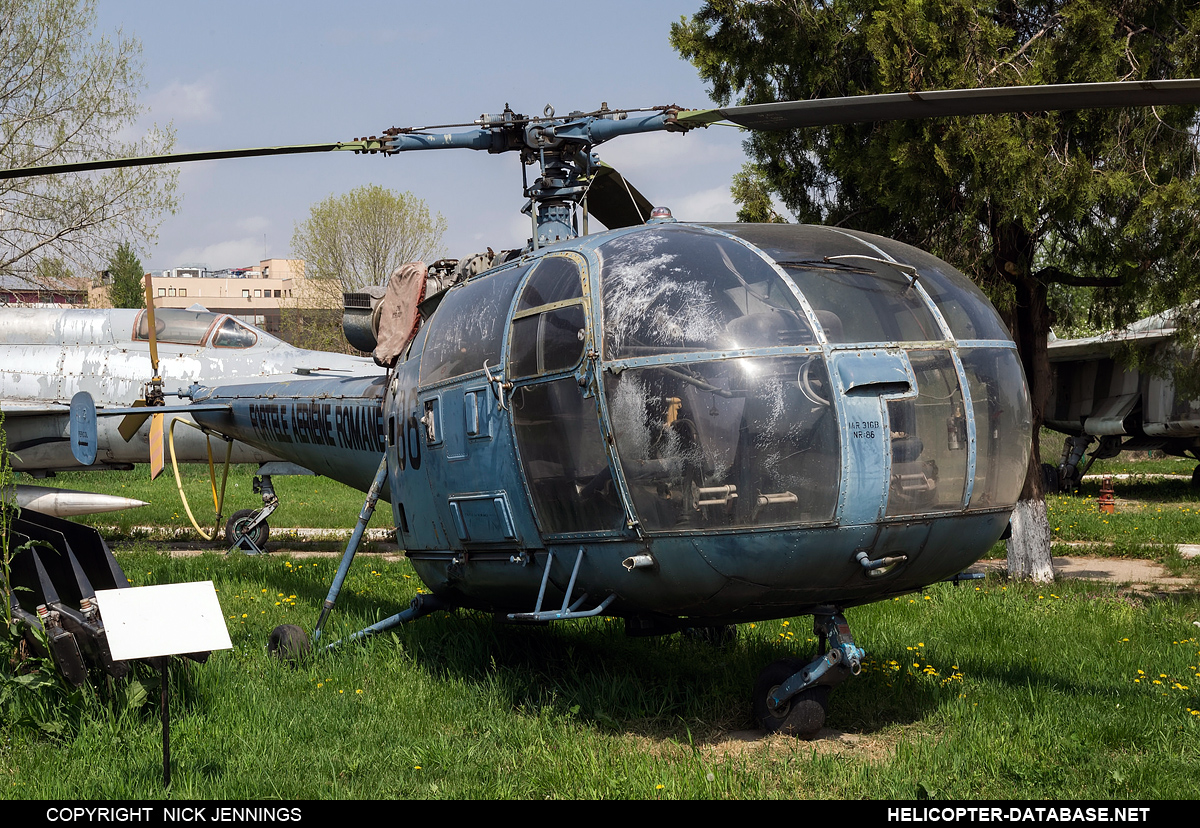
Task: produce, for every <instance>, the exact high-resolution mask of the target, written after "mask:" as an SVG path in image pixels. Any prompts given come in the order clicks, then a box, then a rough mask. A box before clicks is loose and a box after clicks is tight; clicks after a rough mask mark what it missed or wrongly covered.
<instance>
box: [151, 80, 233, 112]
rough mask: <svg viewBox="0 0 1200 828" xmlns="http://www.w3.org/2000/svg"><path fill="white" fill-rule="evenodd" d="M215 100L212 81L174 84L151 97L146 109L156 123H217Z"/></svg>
mask: <svg viewBox="0 0 1200 828" xmlns="http://www.w3.org/2000/svg"><path fill="white" fill-rule="evenodd" d="M214 97H215V93H214V89H213V82H212V79H211V78H205V79H202V80H198V81H196V82H195V83H182V82H181V81H177V80H176V81H172V82H171V83H169V84H167V86H165V87H163V88H162V89H160V90H158V91H157V92H153V93H151V94H150V95H149V96H148V97H147V99H146V103H147V104H148V105H149V108H150V115H151V116H152V117H153V118H154V119H155V120H157V121H159V122H162V123H165V122H167V121H175V122H176V123H189V122H192V123H194V122H202V121H215V120H216V119H217V117H218V115H219V113H218V112H217V107H216V104H215V102H214V100H213V99H214Z"/></svg>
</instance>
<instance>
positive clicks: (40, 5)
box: [0, 0, 176, 277]
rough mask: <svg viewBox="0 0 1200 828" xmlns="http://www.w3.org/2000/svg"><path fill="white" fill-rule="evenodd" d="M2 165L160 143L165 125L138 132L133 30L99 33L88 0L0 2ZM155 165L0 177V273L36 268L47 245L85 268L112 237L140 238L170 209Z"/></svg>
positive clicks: (167, 181) (169, 190) (170, 182)
mask: <svg viewBox="0 0 1200 828" xmlns="http://www.w3.org/2000/svg"><path fill="white" fill-rule="evenodd" d="M0 21H3V22H2V23H0V123H3V125H4V127H3V130H2V131H0V166H4V167H6V168H10V169H11V168H21V167H32V166H43V165H48V164H59V163H67V162H75V161H85V160H94V159H102V158H112V157H122V156H135V155H152V154H157V153H162V152H167V151H169V150H170V148H171V146H172V144H173V142H174V136H173V134H172V132H171V131H170V129H158V128H157V127H152V128H150V130H149V131H148V132H147V133H146V135H145V136H144V137H143V138H141V139H137V140H125V139H123V138H122V137H121V136H126V135H129V134H130V132H131V131H132V130H134V129H136V124H137V120H138V117H139V116H140V114H141V112H142V108H141V107H140V106H139V105H138V102H137V93H138V90H139V88H140V87H141V86H142V78H141V67H140V65H139V62H138V56H139V53H140V50H141V47H140V45H139V44H138V42H137V40H136V39H134V38H130V37H125V36H123V35H122V34H121V33H120V32H118V33H117V34H116V36H115V38H109V37H107V36H103V35H98V34H96V33H95V32H94V29H95V10H94V7H93V2H92V0H0ZM175 181H176V173H175V172H174V171H173V170H169V169H164V168H159V167H142V168H128V169H121V170H111V171H109V172H106V173H74V174H69V175H56V176H44V177H37V178H25V179H11V180H8V181H3V182H0V242H2V243H0V273H17V274H22V275H26V276H31V277H32V276H34V275H36V274H35V273H34V265H35V262H36V261H37V260H38V259H40V258H44V257H46V256H47V255H53V256H60V257H62V258H63V259H65V260H67V261H70V262H73V263H75V265H76V266H77V269H78V270H81V271H88V270H91V269H94V267H95V265H96V263H97V262H98V261H99V260H101V259H102V258H103V256H104V254H105V251H107V250H108V249H110V248H111V245H112V243H113V242H114V241H115V240H116V239H119V238H132V239H137V240H142V241H148V240H150V239H152V238H153V237H154V230H155V228H156V227H157V224H158V217H159V216H160V215H161V214H162V213H163V212H164V211H168V210H174V208H175V205H176V200H175V196H174V188H175Z"/></svg>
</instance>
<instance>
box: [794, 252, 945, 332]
mask: <svg viewBox="0 0 1200 828" xmlns="http://www.w3.org/2000/svg"><path fill="white" fill-rule="evenodd" d="M785 266H786V267H787V269H788V275H790V276H791V277H792V278H793V279H794V280H795V282H796V284H797V285H799V287H800V290H801V291H802V292H803V293H804V298H806V299H807V300H808V303H809V304H810V305H812V307H813V310H814V311H816V314H817V320H818V321H819V322H820V323H821V327H822V328H824V329H825V336H826V338H828V340H829V341H830V342H832V343H834V344H837V343H841V342H922V341H929V340H941V339H945V338H946V336H945V334H943V333H942V329H941V327H940V326H939V325H938V323H937V320H936V319H935V318H934V316H933V313H932V312H931V311H930V310H929V306H928V305H927V304H926V303H925V299H924V298H923V297H922V296H921V294H920V292H919V291H917V290H916V289H915V288H913V287H910V284H909V283H910V280H909V277H908V276H907V275H905V274H904V273H901V272H900V271H899V270H895V269H894V268H891V267H888V266H887V265H886V264H877V263H874V262H863V261H855V260H850V261H849V262H848V263H846V264H836V263H834V264H830V265H827V266H818V265H807V264H805V265H791V264H789V265H785Z"/></svg>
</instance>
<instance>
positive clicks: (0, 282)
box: [0, 273, 88, 308]
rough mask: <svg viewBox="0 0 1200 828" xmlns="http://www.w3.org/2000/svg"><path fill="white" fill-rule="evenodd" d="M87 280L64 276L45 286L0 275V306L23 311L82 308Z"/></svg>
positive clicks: (8, 274)
mask: <svg viewBox="0 0 1200 828" xmlns="http://www.w3.org/2000/svg"><path fill="white" fill-rule="evenodd" d="M87 303H88V287H87V279H85V278H81V277H78V276H68V277H65V278H61V279H57V280H55V283H54V284H50V285H46V284H42V283H41V282H39V281H37V280H35V279H30V278H28V277H26V276H17V275H15V274H11V273H6V274H0V305H3V306H12V305H15V306H18V307H26V308H84V307H87Z"/></svg>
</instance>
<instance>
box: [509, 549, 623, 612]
mask: <svg viewBox="0 0 1200 828" xmlns="http://www.w3.org/2000/svg"><path fill="white" fill-rule="evenodd" d="M583 556H584V549H583V547H582V546H581V547H579V551H578V552H577V553H575V565H574V566H573V567H572V568H571V580H570V582H568V584H567V589H566V591H565V592H563V600H562V606H561V607H559V608H558V609H557V610H544V609H542V601H543V599H544V598H545V597H546V584H547V583H548V582H549V581H550V570H551V569H553V568H554V550H553V549H551V550H549V551H548V552H547V553H546V567H545V569H544V570H543V571H542V584H541V586H540V587H539V588H538V597H537V603H536V604H534V607H533V612H513V613H509V614H508V620H509V621H535V622H536V621H566V620H568V619H571V618H591V617H592V616H593V615H599V614H600V613H602V612H604V611H605V610H606V609H608V605H609V604H611V603H612V602H613V599H614V598H616V597H617V595H616V593H612V594H610V595H609V596H608V597H607V598H605V599H604V600H603V601H601V602H600V603H599V604H597V605H596V606H594V607H592V608H591V609H589V610H580V609H579V608H580V607H581V606H583V602H584V601H586V600H587V598H588V594H587V593H586V592H585V593H583V594H582V595H580V596H579V597H578V598H576V599H575V600H574V601H572V600H571V596H572V595H573V594H574V592H575V581H576V579H578V577H579V565H580V564H581V563H583Z"/></svg>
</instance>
